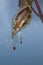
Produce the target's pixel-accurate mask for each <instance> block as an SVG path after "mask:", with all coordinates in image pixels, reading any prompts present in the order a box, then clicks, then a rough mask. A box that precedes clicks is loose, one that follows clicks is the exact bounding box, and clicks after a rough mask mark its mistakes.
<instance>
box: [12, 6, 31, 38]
mask: <svg viewBox="0 0 43 65" xmlns="http://www.w3.org/2000/svg"><path fill="white" fill-rule="evenodd" d="M31 16H32V9H31V7H30V6H24V7H23V8H21V9H20V10H19V11H18V12H17V14H16V16H15V17H14V19H13V21H12V26H11V27H12V38H13V37H14V35H16V33H17V32H18V31H20V30H22V29H23V28H25V27H26V26H27V25H28V24H29V22H30V20H31Z"/></svg>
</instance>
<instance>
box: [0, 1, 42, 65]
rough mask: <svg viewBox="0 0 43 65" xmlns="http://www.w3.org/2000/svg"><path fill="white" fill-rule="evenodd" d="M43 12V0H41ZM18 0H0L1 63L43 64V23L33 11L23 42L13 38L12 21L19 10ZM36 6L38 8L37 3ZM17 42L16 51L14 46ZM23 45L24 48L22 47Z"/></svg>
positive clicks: (5, 64) (15, 64) (23, 34)
mask: <svg viewBox="0 0 43 65" xmlns="http://www.w3.org/2000/svg"><path fill="white" fill-rule="evenodd" d="M39 3H40V6H41V9H42V12H43V0H39ZM17 5H18V0H0V65H43V24H42V22H41V20H40V19H39V18H38V17H37V16H36V15H35V14H34V13H33V14H32V19H31V22H30V24H29V25H28V26H27V27H26V28H25V29H24V30H22V31H21V32H22V37H23V44H22V45H20V43H19V41H18V40H17V37H15V38H14V43H13V41H12V39H11V21H12V18H13V16H14V15H15V14H16V13H17V10H18V6H17ZM33 6H34V8H35V9H36V10H37V8H36V6H35V4H34V3H33ZM14 44H16V51H14V50H13V49H12V48H13V46H14ZM21 47H22V48H21Z"/></svg>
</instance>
